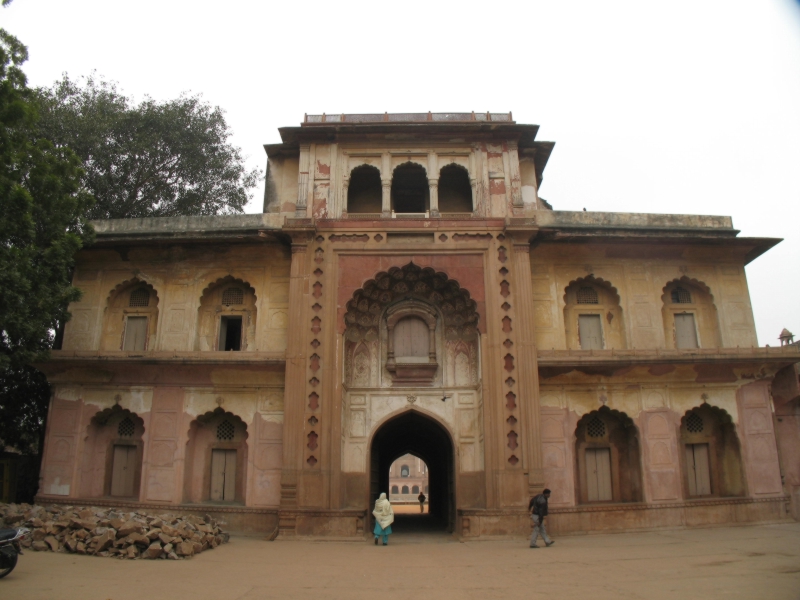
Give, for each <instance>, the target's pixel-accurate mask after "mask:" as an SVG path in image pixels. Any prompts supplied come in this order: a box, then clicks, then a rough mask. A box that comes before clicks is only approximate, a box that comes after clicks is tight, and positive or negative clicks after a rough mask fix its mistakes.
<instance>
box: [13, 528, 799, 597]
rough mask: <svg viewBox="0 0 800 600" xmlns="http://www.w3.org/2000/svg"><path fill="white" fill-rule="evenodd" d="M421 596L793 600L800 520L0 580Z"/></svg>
mask: <svg viewBox="0 0 800 600" xmlns="http://www.w3.org/2000/svg"><path fill="white" fill-rule="evenodd" d="M540 544H541V541H540ZM415 597H427V598H436V599H437V600H439V599H448V598H459V599H464V598H467V599H472V598H476V599H477V598H480V599H485V598H504V599H507V598H526V599H527V598H539V597H541V598H553V599H555V600H569V599H572V598H580V599H581V600H585V599H586V598H592V599H593V600H595V599H605V598H614V599H619V598H622V599H626V600H627V599H638V598H642V599H647V600H658V599H662V598H663V599H670V600H674V599H676V598H680V599H681V600H685V599H691V598H702V599H713V598H725V599H726V600H730V599H738V598H742V599H744V598H746V599H748V600H749V599H770V600H773V599H774V600H782V599H792V600H797V599H798V598H800V523H792V524H780V525H761V526H750V527H726V528H714V529H691V530H674V531H661V532H649V533H625V534H612V535H585V536H569V537H566V536H565V537H561V538H559V539H557V541H556V544H555V545H554V546H552V547H550V548H539V549H538V550H531V549H529V548H528V544H527V542H526V541H525V540H505V541H483V542H466V543H462V542H458V541H456V540H454V539H453V538H452V537H450V536H447V535H446V534H441V533H439V534H435V533H426V532H411V533H403V532H399V533H396V534H394V535H392V536H391V537H390V542H389V545H388V546H387V547H382V546H378V547H376V546H374V545H373V544H372V543H371V542H367V541H364V542H363V543H362V542H319V541H278V542H266V541H262V540H261V539H258V538H251V537H234V538H232V541H231V543H230V544H227V545H224V546H220V547H219V548H217V549H216V550H212V551H208V552H204V553H203V554H202V555H199V556H197V557H195V558H193V559H191V560H185V561H178V562H176V561H147V560H136V561H125V560H116V559H110V558H98V557H90V556H76V555H69V554H60V553H59V554H54V553H49V552H48V553H45V552H39V553H37V552H26V553H25V555H24V556H22V557H20V562H19V566H18V567H17V569H16V570H15V571H14V572H13V573H12V574H11V575H9V576H8V577H6V578H5V579H3V580H0V598H8V599H9V600H12V599H13V600H27V599H47V600H72V599H76V600H77V599H80V600H141V599H142V598H148V599H161V598H164V599H167V598H169V599H170V600H174V599H184V598H186V599H191V600H206V599H209V600H210V599H214V600H235V599H238V600H255V599H263V598H281V599H293V598H314V599H315V600H320V599H322V598H324V599H325V600H330V599H338V598H347V599H360V598H369V599H370V600H376V599H378V598H379V599H380V600H392V599H395V598H398V599H399V598H402V599H410V598H415Z"/></svg>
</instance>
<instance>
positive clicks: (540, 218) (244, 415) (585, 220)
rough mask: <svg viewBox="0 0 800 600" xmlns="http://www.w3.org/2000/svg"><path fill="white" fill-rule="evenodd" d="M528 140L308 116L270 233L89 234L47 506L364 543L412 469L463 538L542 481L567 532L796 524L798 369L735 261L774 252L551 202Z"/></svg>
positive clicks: (485, 129) (390, 118) (270, 149)
mask: <svg viewBox="0 0 800 600" xmlns="http://www.w3.org/2000/svg"><path fill="white" fill-rule="evenodd" d="M537 129H538V127H537V126H535V125H522V124H517V123H515V122H514V121H513V120H512V118H511V115H510V114H499V113H486V114H479V113H464V114H459V113H447V114H430V113H428V114H398V115H391V114H384V115H335V116H331V115H327V116H326V115H319V116H307V117H306V119H305V121H304V123H302V125H301V126H299V127H287V128H282V129H280V134H281V138H282V142H281V143H280V144H274V145H268V146H266V151H267V156H268V176H267V184H266V192H265V201H264V212H263V214H251V215H238V216H224V217H185V218H154V219H131V220H111V221H104V222H98V223H96V230H97V239H96V243H95V244H94V245H93V246H92V247H90V248H86V249H84V250H82V251H81V252H80V253H79V255H78V257H77V266H76V269H75V274H74V282H75V285H77V286H78V287H80V288H81V289H82V290H83V297H82V299H81V300H80V301H79V302H76V303H75V304H73V305H72V306H71V307H70V310H71V313H72V320H71V321H70V322H69V323H67V325H66V328H65V331H64V336H63V346H62V348H61V349H59V350H56V351H54V352H53V353H52V360H51V361H50V362H48V363H47V364H44V365H41V368H42V369H43V370H44V371H45V372H46V373H47V375H48V377H49V379H50V381H51V382H52V384H53V389H54V394H53V398H52V403H51V407H50V413H49V419H48V423H47V436H46V445H45V454H44V463H43V469H42V482H41V488H40V499H41V500H42V501H51V502H68V503H70V504H77V503H92V504H103V503H113V504H125V505H131V506H155V507H171V508H178V507H180V509H181V510H184V511H193V510H197V511H203V512H212V513H215V514H219V515H223V516H224V518H225V519H226V520H227V521H228V522H229V523H230V526H231V527H232V528H234V529H237V528H238V529H251V530H258V531H264V532H273V533H274V534H275V535H279V536H281V537H289V536H295V535H308V536H359V535H362V534H363V533H364V532H365V531H367V532H368V531H369V528H370V522H369V519H370V507H371V505H372V503H373V501H374V499H375V498H376V497H377V495H378V494H379V493H380V492H381V491H388V485H389V466H390V465H391V464H392V462H393V461H394V460H395V459H396V458H398V457H399V456H402V455H404V454H406V453H413V454H414V455H415V456H418V457H420V458H421V459H422V460H424V461H425V463H426V464H427V466H428V468H429V477H430V480H429V485H430V496H431V503H430V512H431V513H432V514H434V515H435V516H438V517H439V518H440V520H441V522H442V524H443V525H442V526H443V528H445V529H447V530H449V531H452V532H454V533H455V534H456V535H458V536H461V537H464V538H470V537H487V536H497V535H516V534H521V533H524V532H526V531H527V529H528V519H527V515H526V506H527V502H528V499H529V497H530V496H531V495H533V494H535V493H537V492H539V491H540V490H541V489H542V488H543V487H545V486H546V487H549V488H551V489H552V490H553V495H552V498H551V513H552V518H551V527H552V529H553V530H554V532H570V531H594V530H610V529H638V528H655V527H664V526H668V527H674V526H676V525H680V524H685V525H703V524H712V523H732V522H750V521H768V520H779V519H783V518H786V517H787V514H788V511H789V506H790V497H791V495H792V494H795V495H796V492H797V489H798V488H797V487H796V485H797V484H800V479H798V481H797V482H795V487H793V488H791V489H790V487H791V486H788V485H784V482H783V481H782V461H783V464H784V465H786V464H796V463H797V458H798V451H800V450H798V443H797V439H798V437H797V430H796V429H795V430H792V429H791V427H789V423H788V421H787V419H789V418H790V417H791V419H794V420H793V421H792V423H794V424H795V426H796V421H797V419H796V417H795V416H791V415H796V412H797V411H796V408H797V407H796V404H794V405H791V403H792V402H796V401H795V400H793V399H792V398H793V396H792V394H793V393H794V392H793V391H792V389H791V382H790V383H787V384H786V386H784V387H786V389H788V390H789V391H786V392H785V393H786V399H785V402H784V401H783V400H782V402H784V404H781V407H782V408H781V410H782V411H783V412H785V413H786V419H784V421H782V422H781V425H780V426H779V427H778V428H777V429H776V423H777V421H776V419H775V408H774V399H773V397H772V396H771V391H770V390H771V384H772V383H773V380H774V379H775V377H776V374H779V373H785V372H787V371H786V370H787V369H789V370H791V371H792V373H795V371H794V368H793V366H792V365H793V364H794V363H796V362H798V361H799V360H800V352H799V351H798V349H797V348H796V347H784V348H759V347H757V343H756V336H755V328H754V323H753V313H752V309H751V306H750V299H749V294H748V288H747V281H746V278H745V271H744V267H745V265H747V264H748V263H749V262H750V261H752V260H753V259H755V258H756V257H758V256H759V255H760V254H761V253H763V252H765V251H766V250H768V249H769V248H770V247H772V246H773V245H775V244H776V243H777V242H778V241H779V240H775V239H762V238H744V237H739V236H738V235H737V233H738V232H737V231H736V230H735V229H734V228H733V225H732V223H731V220H730V219H729V218H727V217H713V216H686V215H663V214H644V213H637V214H620V213H597V212H577V213H576V212H565V211H555V210H552V209H551V208H550V206H549V204H548V203H547V202H545V201H544V200H542V199H541V198H540V197H539V194H538V189H539V186H540V184H541V181H542V176H543V172H544V169H545V165H546V164H547V161H548V158H549V156H550V153H551V151H552V148H553V143H551V142H542V141H538V140H536V133H537ZM794 383H795V384H796V383H797V382H796V377H795V381H794ZM782 389H783V388H782ZM782 398H783V397H782ZM786 403H788V404H789V405H791V406H794V408H785V405H786ZM792 411H794V412H792ZM789 413H791V415H790V414H789ZM778 432H783V435H784V438H783V441H781V442H780V443H779V441H778V440H777V439H776V433H778ZM779 447H780V448H781V452H782V454H781V455H780V456H779ZM787 453H788V454H787ZM792 461H794V462H793V463H792ZM792 468H793V467H792ZM795 470H796V469H795ZM792 473H794V471H792ZM792 477H794V475H793V476H792ZM795 479H797V478H796V477H795ZM792 481H794V479H792Z"/></svg>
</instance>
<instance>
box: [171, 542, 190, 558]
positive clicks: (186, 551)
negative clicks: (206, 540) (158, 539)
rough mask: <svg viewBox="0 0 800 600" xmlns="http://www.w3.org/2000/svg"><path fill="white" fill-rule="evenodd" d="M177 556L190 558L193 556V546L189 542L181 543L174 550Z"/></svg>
mask: <svg viewBox="0 0 800 600" xmlns="http://www.w3.org/2000/svg"><path fill="white" fill-rule="evenodd" d="M175 551H176V553H177V555H178V556H192V555H193V554H194V546H193V545H192V543H191V542H181V543H180V544H178V545H177V547H176V548H175Z"/></svg>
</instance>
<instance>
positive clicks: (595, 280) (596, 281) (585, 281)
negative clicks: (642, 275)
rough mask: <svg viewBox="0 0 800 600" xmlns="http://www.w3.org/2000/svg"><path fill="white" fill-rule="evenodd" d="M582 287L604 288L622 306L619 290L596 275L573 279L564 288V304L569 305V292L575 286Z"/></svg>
mask: <svg viewBox="0 0 800 600" xmlns="http://www.w3.org/2000/svg"><path fill="white" fill-rule="evenodd" d="M581 285H596V286H598V287H601V288H604V289H606V290H608V291H609V292H610V293H611V295H612V296H611V297H612V298H613V300H614V301H615V302H616V303H617V305H619V304H620V302H621V299H620V296H619V291H618V290H617V288H616V287H614V285H612V283H611V282H610V281H607V280H605V279H603V278H602V277H595V276H594V275H587V276H586V277H578V278H577V279H573V280H572V281H570V282H569V283H568V284H567V285H566V286H565V287H564V295H563V296H562V300H563V301H564V304H567V290H569V288H571V287H573V286H577V287H580V286H581Z"/></svg>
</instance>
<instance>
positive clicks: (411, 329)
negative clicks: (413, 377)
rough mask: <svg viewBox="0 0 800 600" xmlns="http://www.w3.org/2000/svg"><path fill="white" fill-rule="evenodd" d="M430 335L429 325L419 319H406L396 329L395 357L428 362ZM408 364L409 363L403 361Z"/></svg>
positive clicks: (399, 322)
mask: <svg viewBox="0 0 800 600" xmlns="http://www.w3.org/2000/svg"><path fill="white" fill-rule="evenodd" d="M429 350H430V334H429V329H428V324H427V323H425V321H423V320H422V319H420V318H419V317H406V318H404V319H401V320H400V321H398V323H397V325H395V328H394V355H395V358H396V359H397V360H401V359H407V358H412V359H424V360H425V361H426V362H427V360H428V352H429ZM403 362H407V361H403Z"/></svg>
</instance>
